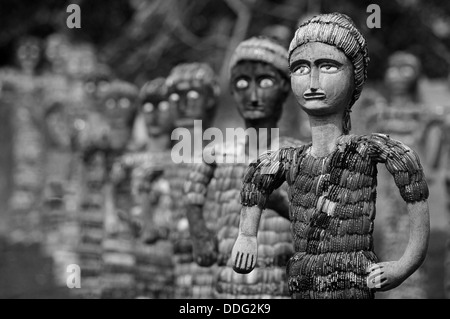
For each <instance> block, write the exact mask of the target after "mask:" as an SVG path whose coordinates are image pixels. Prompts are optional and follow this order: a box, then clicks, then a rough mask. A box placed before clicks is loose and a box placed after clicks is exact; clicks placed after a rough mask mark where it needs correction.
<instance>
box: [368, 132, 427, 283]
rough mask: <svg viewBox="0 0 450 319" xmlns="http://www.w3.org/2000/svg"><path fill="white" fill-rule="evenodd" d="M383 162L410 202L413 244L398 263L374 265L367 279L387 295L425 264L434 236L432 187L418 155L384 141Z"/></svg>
mask: <svg viewBox="0 0 450 319" xmlns="http://www.w3.org/2000/svg"><path fill="white" fill-rule="evenodd" d="M384 139H385V140H384V142H385V143H381V144H379V145H381V146H382V149H381V150H380V151H381V153H380V154H384V155H382V156H381V157H380V158H381V159H382V160H383V161H385V163H386V168H387V169H388V171H389V172H390V173H391V174H392V175H393V176H394V181H395V183H396V185H397V187H398V188H399V190H400V194H401V196H402V198H403V200H404V201H405V202H406V205H407V209H408V213H409V224H410V225H409V226H410V233H409V241H408V246H407V248H406V250H405V252H404V254H403V256H402V257H401V258H400V259H399V260H398V261H388V262H382V263H378V264H375V265H372V266H371V268H370V269H369V272H370V274H369V276H368V278H367V280H368V285H369V287H371V288H377V289H379V290H381V291H386V290H390V289H393V288H395V287H397V286H399V285H400V284H401V283H402V282H403V281H404V280H406V279H407V278H408V277H409V276H411V274H413V273H414V272H415V271H416V270H417V269H418V268H419V267H420V265H421V264H422V263H423V261H424V259H425V256H426V253H427V249H428V240H429V236H430V216H429V209H428V202H427V199H428V196H429V190H428V185H427V183H426V180H425V176H424V174H423V169H422V166H421V164H420V160H419V157H418V156H417V154H416V153H415V152H414V151H413V150H412V149H410V148H409V147H408V146H406V145H404V144H402V143H401V142H398V141H395V140H391V139H389V138H386V137H384Z"/></svg>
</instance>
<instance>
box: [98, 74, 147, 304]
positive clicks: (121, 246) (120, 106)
mask: <svg viewBox="0 0 450 319" xmlns="http://www.w3.org/2000/svg"><path fill="white" fill-rule="evenodd" d="M138 93H139V91H138V89H137V87H136V86H135V85H134V84H132V83H128V82H125V81H120V80H115V81H112V82H111V83H110V84H109V86H107V88H106V89H105V91H103V92H100V98H101V104H100V112H101V114H102V115H103V116H104V119H105V122H106V124H107V131H106V132H105V136H104V139H105V140H104V141H105V144H104V145H103V146H104V147H105V149H104V154H105V155H104V156H105V161H106V162H105V164H106V173H107V176H108V177H107V181H106V189H105V216H104V217H105V219H104V222H105V225H104V227H105V229H104V230H105V234H104V236H105V237H104V239H103V244H102V246H103V247H102V248H103V252H102V259H103V269H102V273H101V287H102V288H101V289H102V291H101V297H102V298H113V299H118V298H132V297H134V296H135V280H134V266H135V256H134V251H133V250H134V234H133V230H132V229H130V225H129V223H128V217H129V215H128V214H129V211H130V209H131V208H132V198H131V196H130V192H129V187H128V184H127V183H126V181H125V182H123V181H122V180H120V179H112V178H111V170H112V168H113V165H114V163H116V162H117V161H119V160H120V158H122V157H123V156H126V155H127V154H132V153H133V152H134V151H135V150H134V149H133V148H132V140H131V137H132V130H133V126H134V122H135V117H136V114H137V111H138V96H139V95H138Z"/></svg>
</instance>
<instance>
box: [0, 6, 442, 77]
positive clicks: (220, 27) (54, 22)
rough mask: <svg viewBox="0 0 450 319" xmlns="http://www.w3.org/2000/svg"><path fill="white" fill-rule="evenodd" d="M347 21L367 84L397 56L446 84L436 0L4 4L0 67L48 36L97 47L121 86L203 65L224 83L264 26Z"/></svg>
mask: <svg viewBox="0 0 450 319" xmlns="http://www.w3.org/2000/svg"><path fill="white" fill-rule="evenodd" d="M71 3H76V4H78V5H80V7H81V10H82V12H81V23H82V28H81V29H68V28H67V26H66V19H67V17H68V13H67V12H66V8H67V6H68V5H69V4H71ZM371 3H377V4H378V5H379V6H380V8H381V28H380V29H369V28H368V27H367V25H366V19H367V17H368V16H369V14H370V13H367V12H366V9H367V6H368V5H369V4H371ZM332 11H340V12H343V13H346V14H348V15H349V16H350V17H352V19H353V20H354V21H355V23H356V24H357V25H358V26H359V28H361V30H362V31H363V33H364V34H365V35H366V37H367V40H368V43H369V50H370V55H371V65H370V68H369V74H370V76H369V78H370V79H371V80H378V79H381V77H382V74H383V67H384V65H385V61H386V57H387V56H388V55H389V54H390V53H392V52H394V51H396V50H408V51H411V52H413V53H415V54H417V55H418V56H419V57H420V58H421V60H422V63H423V69H424V74H425V75H426V76H428V77H431V78H435V77H446V76H447V74H448V72H449V67H448V65H449V63H450V40H449V39H450V37H449V35H450V19H448V18H447V17H448V16H450V2H448V1H439V0H426V1H425V0H397V1H392V0H378V1H368V0H366V1H361V0H350V1H336V0H321V1H320V0H282V1H275V0H215V1H210V0H196V1H191V0H152V1H146V0H109V1H106V0H104V1H87V0H66V1H61V0H45V1H33V0H21V1H15V0H2V1H1V2H0V25H1V28H0V65H8V64H9V65H11V64H13V63H14V59H13V53H12V52H13V50H14V45H15V43H16V41H17V39H19V38H20V37H21V36H24V35H35V36H38V37H40V38H42V39H44V38H45V37H46V36H48V35H49V34H51V33H53V32H62V33H65V34H67V35H68V36H69V37H70V38H71V39H72V40H73V41H87V42H90V43H92V44H94V45H95V47H96V48H97V50H98V52H99V54H100V57H101V58H102V59H103V60H104V62H106V63H107V64H109V65H110V66H113V67H114V69H115V71H116V73H117V74H118V75H119V76H120V77H122V78H125V79H128V80H131V81H135V82H137V83H141V82H143V81H145V80H146V79H148V78H150V77H156V76H161V75H162V76H164V75H167V73H168V72H169V70H170V69H171V68H172V67H173V66H174V65H175V64H177V63H180V62H186V61H195V60H202V61H204V62H208V63H210V64H211V65H212V66H213V67H214V68H215V69H216V70H217V72H219V73H221V74H222V76H224V74H225V71H226V65H227V61H228V58H229V55H230V52H232V50H233V49H234V47H235V46H236V45H237V44H238V43H239V42H240V41H241V40H243V39H245V38H247V37H250V36H253V35H257V34H259V33H260V32H262V30H263V29H264V28H265V27H267V26H268V25H275V24H281V25H285V26H286V27H288V28H289V29H290V31H291V34H292V33H293V32H294V30H295V27H296V25H297V24H298V22H299V21H300V20H301V19H304V18H305V17H308V16H309V15H311V14H313V13H315V12H332Z"/></svg>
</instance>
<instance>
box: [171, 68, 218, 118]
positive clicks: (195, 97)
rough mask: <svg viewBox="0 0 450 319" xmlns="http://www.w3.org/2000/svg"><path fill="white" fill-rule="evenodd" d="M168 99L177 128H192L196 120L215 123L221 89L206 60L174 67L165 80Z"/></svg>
mask: <svg viewBox="0 0 450 319" xmlns="http://www.w3.org/2000/svg"><path fill="white" fill-rule="evenodd" d="M166 85H167V90H168V97H169V102H170V104H171V105H172V107H173V108H174V110H175V112H176V114H177V115H176V122H175V125H176V126H177V127H193V125H194V120H202V121H203V122H204V123H205V124H206V125H204V127H207V126H210V124H211V123H212V121H213V119H214V116H215V113H216V109H217V105H218V97H219V94H220V88H219V85H218V82H217V78H216V75H215V73H214V71H213V69H212V68H211V67H210V66H209V65H208V64H206V63H185V64H180V65H177V66H176V67H174V68H173V69H172V71H171V72H170V75H169V76H168V77H167V80H166Z"/></svg>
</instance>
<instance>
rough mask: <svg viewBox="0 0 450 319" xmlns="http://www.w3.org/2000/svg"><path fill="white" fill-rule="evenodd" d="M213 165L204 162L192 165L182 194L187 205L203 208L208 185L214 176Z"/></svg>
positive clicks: (214, 166)
mask: <svg viewBox="0 0 450 319" xmlns="http://www.w3.org/2000/svg"><path fill="white" fill-rule="evenodd" d="M215 168H216V165H215V164H207V163H205V162H202V163H199V164H193V165H192V171H191V172H190V173H189V176H188V179H187V181H186V183H185V184H184V194H185V198H186V204H187V205H199V206H203V204H204V203H205V200H206V191H207V189H208V184H209V182H210V181H211V178H212V177H213V175H214V170H215Z"/></svg>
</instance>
